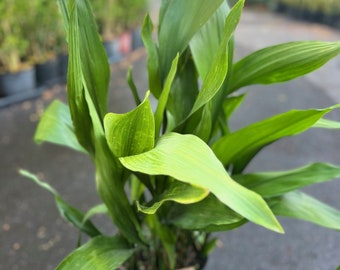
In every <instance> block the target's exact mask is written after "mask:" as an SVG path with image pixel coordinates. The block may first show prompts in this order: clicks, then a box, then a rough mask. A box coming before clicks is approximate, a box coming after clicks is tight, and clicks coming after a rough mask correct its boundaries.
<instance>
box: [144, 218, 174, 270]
mask: <svg viewBox="0 0 340 270" xmlns="http://www.w3.org/2000/svg"><path fill="white" fill-rule="evenodd" d="M146 222H147V224H148V226H149V228H150V229H151V230H152V231H153V233H152V234H153V235H157V236H158V237H159V239H160V240H161V242H162V245H163V246H164V249H165V251H166V255H167V256H168V260H169V265H170V268H169V269H175V264H176V241H177V238H176V235H175V233H174V232H173V231H172V230H171V229H170V228H169V227H168V226H164V224H162V223H161V222H160V221H159V220H158V217H157V216H156V215H148V216H147V217H146Z"/></svg>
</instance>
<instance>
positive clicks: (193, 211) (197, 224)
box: [169, 195, 247, 231]
mask: <svg viewBox="0 0 340 270" xmlns="http://www.w3.org/2000/svg"><path fill="white" fill-rule="evenodd" d="M169 218H170V222H171V223H174V224H175V225H176V226H179V227H181V228H183V229H187V230H202V231H222V230H229V229H233V228H235V227H238V226H240V225H242V224H243V223H245V222H247V221H246V220H245V219H244V218H243V217H242V216H240V215H239V214H237V213H235V212H234V211H233V210H231V209H230V208H229V207H228V206H226V205H225V204H223V203H221V202H220V201H219V200H218V199H217V198H216V197H215V196H213V195H209V196H208V197H207V198H205V199H204V200H203V201H200V202H198V203H194V204H188V205H173V207H172V208H171V211H170V217H169Z"/></svg>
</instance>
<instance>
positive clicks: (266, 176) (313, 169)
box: [234, 163, 340, 197]
mask: <svg viewBox="0 0 340 270" xmlns="http://www.w3.org/2000/svg"><path fill="white" fill-rule="evenodd" d="M338 177H340V167H337V166H334V165H331V164H326V163H314V164H311V165H307V166H304V167H301V168H297V169H294V170H289V171H281V172H264V173H253V174H244V175H235V176H234V179H235V180H236V181H237V182H238V183H240V184H241V185H243V186H245V187H247V188H249V189H251V190H253V191H255V192H256V193H258V194H260V195H261V196H263V197H273V196H278V195H282V194H284V193H287V192H289V191H292V190H295V189H299V188H302V187H305V186H308V185H312V184H316V183H320V182H325V181H329V180H332V179H334V178H338Z"/></svg>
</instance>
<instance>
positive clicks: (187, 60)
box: [167, 49, 199, 131]
mask: <svg viewBox="0 0 340 270" xmlns="http://www.w3.org/2000/svg"><path fill="white" fill-rule="evenodd" d="M198 89H199V86H198V75H197V71H196V67H195V63H194V61H193V59H192V55H191V52H190V50H189V49H187V50H185V52H184V53H183V54H182V55H181V57H180V58H179V61H178V65H177V72H176V76H175V78H174V81H173V83H172V86H171V92H170V96H169V99H168V103H167V113H168V117H167V130H169V131H170V130H173V128H174V127H175V126H176V125H178V124H179V123H181V122H182V121H184V119H186V118H187V116H188V115H189V113H190V110H191V108H192V106H193V105H194V103H195V99H196V97H197V95H198ZM169 114H171V117H172V118H173V120H174V121H173V123H170V121H171V120H170V116H169Z"/></svg>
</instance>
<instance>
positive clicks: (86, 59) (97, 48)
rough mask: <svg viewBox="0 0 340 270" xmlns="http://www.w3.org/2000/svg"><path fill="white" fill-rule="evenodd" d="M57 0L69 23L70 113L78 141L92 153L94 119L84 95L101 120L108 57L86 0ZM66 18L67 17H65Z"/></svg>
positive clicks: (107, 78)
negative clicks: (90, 100)
mask: <svg viewBox="0 0 340 270" xmlns="http://www.w3.org/2000/svg"><path fill="white" fill-rule="evenodd" d="M58 1H59V5H60V6H61V7H62V9H61V11H62V13H63V18H64V19H65V25H66V26H68V29H67V37H68V46H69V67H68V68H69V71H68V80H67V81H68V82H67V88H68V91H67V93H68V100H69V106H70V111H71V117H72V120H73V124H74V129H75V133H76V136H77V138H78V141H79V143H80V144H81V145H82V146H83V147H84V148H85V149H86V150H87V151H88V152H89V153H93V152H94V143H93V137H92V135H93V133H92V132H93V124H94V123H93V122H92V121H93V119H91V117H90V115H89V114H90V112H89V107H88V104H87V100H86V95H89V96H90V97H91V99H92V102H93V104H94V108H95V111H96V113H97V114H98V117H97V118H98V121H100V123H102V119H103V117H104V115H105V113H106V110H107V91H108V84H109V78H110V70H109V65H108V60H107V56H106V53H105V50H104V48H103V45H102V43H101V39H100V37H99V34H98V32H97V27H96V23H95V19H94V17H93V14H92V9H91V6H90V3H89V1H88V0H83V1H75V0H70V1H66V0H58ZM66 7H67V8H66ZM66 13H67V14H66ZM67 19H69V20H68V21H66V20H67Z"/></svg>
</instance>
